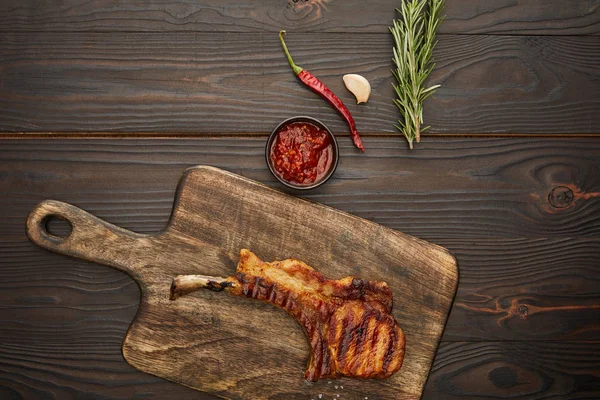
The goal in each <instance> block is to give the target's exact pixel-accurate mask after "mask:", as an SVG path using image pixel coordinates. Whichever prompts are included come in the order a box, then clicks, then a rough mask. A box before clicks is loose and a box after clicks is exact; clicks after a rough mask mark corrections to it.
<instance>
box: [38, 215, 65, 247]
mask: <svg viewBox="0 0 600 400" xmlns="http://www.w3.org/2000/svg"><path fill="white" fill-rule="evenodd" d="M41 228H42V230H43V231H44V232H46V233H47V234H48V235H49V236H51V237H52V238H53V239H57V240H60V241H63V240H66V239H67V238H68V237H69V236H71V233H72V232H73V225H72V224H71V222H70V221H69V220H67V219H66V218H64V217H61V216H59V215H48V216H46V217H44V219H43V220H42V223H41Z"/></svg>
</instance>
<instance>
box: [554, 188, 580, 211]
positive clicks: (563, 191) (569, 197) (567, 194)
mask: <svg viewBox="0 0 600 400" xmlns="http://www.w3.org/2000/svg"><path fill="white" fill-rule="evenodd" d="M573 197H574V196H573V191H572V190H571V189H569V188H568V187H566V186H557V187H555V188H554V189H552V190H551V191H550V193H549V194H548V202H549V203H550V205H551V206H552V207H554V208H566V207H568V206H569V205H571V203H572V202H573Z"/></svg>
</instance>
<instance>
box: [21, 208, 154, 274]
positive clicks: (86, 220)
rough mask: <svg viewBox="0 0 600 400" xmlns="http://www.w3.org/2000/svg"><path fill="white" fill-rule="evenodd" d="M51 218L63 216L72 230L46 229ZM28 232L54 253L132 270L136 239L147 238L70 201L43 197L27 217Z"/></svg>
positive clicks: (38, 243)
mask: <svg viewBox="0 0 600 400" xmlns="http://www.w3.org/2000/svg"><path fill="white" fill-rule="evenodd" d="M51 218H58V219H62V220H64V221H66V222H68V223H69V225H71V232H70V233H69V234H68V235H67V236H66V237H60V236H56V235H53V234H51V233H50V232H48V229H47V227H46V224H47V223H48V221H49V220H50V219H51ZM27 235H28V236H29V239H31V241H32V242H34V243H35V244H37V245H38V246H40V247H43V248H45V249H48V250H51V251H55V252H57V253H61V254H66V255H69V256H73V257H77V258H81V259H84V260H88V261H94V262H98V263H101V264H106V265H110V266H113V267H115V268H117V269H120V270H123V271H125V272H130V273H131V272H132V270H133V266H134V264H135V259H134V257H133V254H132V253H133V252H131V251H127V249H132V248H135V246H136V244H137V243H136V242H138V241H139V240H141V239H144V238H146V235H140V234H137V233H134V232H131V231H128V230H126V229H122V228H119V227H118V226H115V225H112V224H109V223H108V222H106V221H103V220H101V219H100V218H96V217H95V216H93V215H92V214H90V213H88V212H87V211H84V210H82V209H80V208H78V207H75V206H73V205H71V204H67V203H63V202H61V201H56V200H45V201H43V202H41V203H39V204H38V205H36V206H35V207H34V208H33V210H32V211H31V213H30V214H29V217H28V219H27Z"/></svg>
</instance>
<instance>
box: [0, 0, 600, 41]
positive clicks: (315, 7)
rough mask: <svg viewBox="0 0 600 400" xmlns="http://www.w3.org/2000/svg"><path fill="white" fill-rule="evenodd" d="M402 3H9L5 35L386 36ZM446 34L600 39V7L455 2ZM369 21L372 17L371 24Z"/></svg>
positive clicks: (1, 13) (2, 8)
mask: <svg viewBox="0 0 600 400" xmlns="http://www.w3.org/2000/svg"><path fill="white" fill-rule="evenodd" d="M400 4H401V2H400V1H399V0H375V1H368V2H365V1H361V0H346V1H340V0H338V1H336V0H282V1H277V0H265V1H246V2H240V1H231V0H202V1H189V0H175V1H173V0H171V1H166V0H154V1H147V2H142V3H140V2H136V1H133V0H121V1H118V2H106V1H85V0H66V1H60V2H41V3H40V2H36V1H34V0H22V1H19V0H5V1H3V2H2V3H1V4H0V31H13V32H15V31H52V32H55V31H122V32H131V31H154V32H156V31H161V32H170V31H204V32H206V31H209V32H215V31H216V32H231V31H236V32H239V31H244V32H248V31H252V32H261V31H268V32H277V31H279V30H280V29H290V30H291V29H294V30H296V31H301V32H369V33H372V32H377V33H386V32H387V27H388V26H389V25H390V24H391V21H392V19H393V18H394V17H395V11H394V10H395V8H397V7H399V6H400ZM446 15H447V17H446V22H445V23H444V24H443V25H442V27H441V31H442V32H443V33H460V34H480V33H492V34H498V33H502V34H544V35H582V34H597V33H598V32H599V31H600V27H599V26H600V12H599V4H598V2H597V1H593V0H592V1H576V0H569V1H564V0H563V1H561V0H516V1H515V0H513V1H509V0H494V1H485V0H464V1H448V2H447V6H446ZM367 16H368V17H367Z"/></svg>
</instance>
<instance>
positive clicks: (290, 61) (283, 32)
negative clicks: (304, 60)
mask: <svg viewBox="0 0 600 400" xmlns="http://www.w3.org/2000/svg"><path fill="white" fill-rule="evenodd" d="M283 35H285V31H279V40H281V45H282V46H283V51H285V55H286V56H287V59H288V62H289V63H290V67H292V70H294V73H295V74H296V75H298V74H299V73H300V72H302V70H303V69H304V68H302V67H299V66H297V65H296V64H295V63H294V60H293V59H292V56H291V55H290V52H289V50H288V48H287V46H286V45H285V40H283Z"/></svg>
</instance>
